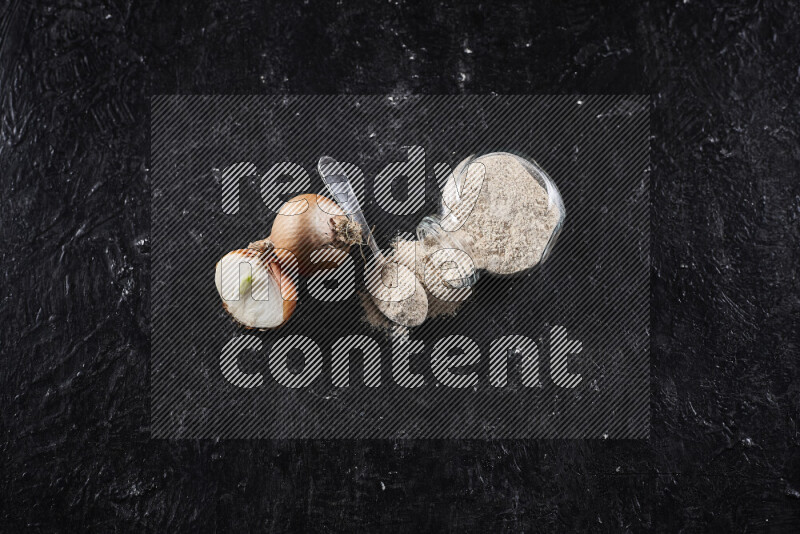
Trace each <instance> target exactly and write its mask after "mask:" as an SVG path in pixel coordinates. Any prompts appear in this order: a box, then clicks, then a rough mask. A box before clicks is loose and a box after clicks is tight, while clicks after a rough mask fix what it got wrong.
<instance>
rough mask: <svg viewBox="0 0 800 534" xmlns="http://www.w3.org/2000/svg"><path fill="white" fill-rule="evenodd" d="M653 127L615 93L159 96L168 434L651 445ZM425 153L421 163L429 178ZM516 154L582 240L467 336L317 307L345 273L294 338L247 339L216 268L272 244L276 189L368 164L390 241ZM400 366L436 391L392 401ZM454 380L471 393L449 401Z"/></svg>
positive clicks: (378, 217) (160, 279) (410, 392)
mask: <svg viewBox="0 0 800 534" xmlns="http://www.w3.org/2000/svg"><path fill="white" fill-rule="evenodd" d="M648 108H649V98H648V97H647V96H617V95H594V96H568V95H553V96H547V95H544V96H458V97H456V96H412V97H403V98H397V97H383V96H347V97H343V96H336V95H319V96H303V97H295V96H249V95H238V96H230V97H227V96H226V97H212V96H202V95H196V96H169V95H159V96H154V97H153V98H152V99H151V121H152V122H151V164H152V168H153V188H152V257H153V268H152V284H151V287H152V292H153V299H152V312H153V325H154V327H153V332H152V347H153V357H152V365H151V393H152V411H151V413H152V427H151V431H152V434H153V436H154V437H183V438H201V437H223V438H253V437H269V438H293V437H294V438H302V437H319V438H326V437H330V438H386V437H426V438H451V437H477V438H500V437H502V438H514V437H519V438H531V437H563V438H586V437H589V438H600V439H602V438H644V437H647V436H648V434H649V400H648V399H649V353H648V351H649V291H650V289H649V283H650V282H649V261H650V250H649V247H650V242H649V224H650V222H649V220H650V217H649V174H648V166H649V154H648V143H649V141H648V138H649V113H648V111H649V109H648ZM410 146H419V147H423V148H424V150H425V159H424V165H423V161H422V159H421V156H420V155H419V154H418V153H415V152H413V151H411V150H409V148H408V147H410ZM498 150H503V151H510V152H518V153H519V155H522V156H524V157H528V158H531V157H532V158H533V159H535V160H536V161H537V163H538V164H539V165H540V166H541V167H542V168H544V169H545V170H546V171H547V172H548V173H549V174H550V175H551V177H552V178H553V179H554V181H555V182H556V183H557V184H558V186H559V189H560V191H561V193H562V196H563V197H564V200H565V204H566V211H567V219H566V224H565V227H564V230H563V232H562V235H561V237H560V239H559V242H558V244H557V245H556V247H555V248H554V251H553V254H552V255H551V257H550V258H549V259H548V261H547V262H546V263H545V264H544V265H542V266H541V267H539V268H537V269H535V270H533V271H532V272H530V273H525V274H522V275H517V276H515V277H510V278H498V277H490V276H484V277H482V278H481V279H480V280H479V282H478V284H477V285H476V286H475V287H474V288H472V291H473V294H472V296H471V297H470V299H469V300H468V301H467V302H466V303H465V304H464V305H463V306H462V309H461V310H460V312H459V314H458V315H456V316H455V317H452V318H449V317H448V318H441V319H429V321H427V322H426V323H425V324H424V325H422V326H421V327H419V328H417V329H412V330H410V331H409V330H408V329H398V331H397V332H396V333H395V334H393V335H392V336H384V335H381V334H378V333H376V332H374V331H370V330H369V329H368V327H366V326H365V325H364V324H363V323H362V322H361V320H360V316H359V314H360V310H359V308H358V303H357V299H356V297H355V295H354V293H355V291H354V288H353V286H352V284H350V285H348V283H346V282H345V283H338V285H337V286H336V288H334V289H327V290H325V291H324V294H325V295H327V299H326V300H329V302H321V300H322V299H317V298H315V297H312V296H311V291H317V293H316V294H318V295H319V294H322V293H323V289H322V285H324V284H326V283H327V282H328V280H329V278H333V277H331V276H330V275H327V274H323V275H320V276H319V277H317V278H316V279H314V280H313V281H308V280H301V281H300V284H299V286H300V295H299V301H300V302H299V304H298V309H297V310H296V312H295V315H294V316H293V317H292V319H291V320H290V321H289V323H287V325H286V326H284V327H282V328H281V329H280V330H278V331H271V332H255V331H247V330H243V329H241V328H239V327H237V326H236V325H235V324H233V323H232V321H231V320H230V319H229V318H228V317H227V316H226V314H225V312H224V311H223V310H222V308H221V306H220V305H219V297H218V296H217V294H216V290H215V288H214V284H213V266H214V264H215V263H216V261H218V260H219V258H220V257H221V256H222V255H223V254H224V253H226V252H227V251H229V250H233V249H237V248H242V247H244V246H246V245H247V243H249V242H251V241H254V240H257V239H262V238H264V237H267V235H268V234H269V227H270V224H271V221H272V219H273V218H274V213H273V212H272V211H270V210H269V209H268V207H267V206H265V204H264V199H265V196H264V193H265V191H266V193H267V194H268V195H267V196H268V197H269V198H276V199H281V198H283V199H284V200H285V198H288V196H291V194H292V193H300V192H308V191H309V190H310V191H318V192H323V188H322V187H321V182H320V181H319V180H318V177H316V176H315V173H314V172H313V170H314V168H315V163H316V159H317V158H318V157H319V156H321V155H323V154H325V155H330V156H332V157H334V158H335V159H337V160H340V161H343V162H350V163H347V164H343V165H344V166H345V167H346V169H345V172H346V173H347V174H348V175H349V176H351V178H353V179H354V182H355V183H356V184H357V194H358V195H359V196H360V197H361V196H362V195H363V200H364V201H363V202H362V204H363V205H364V206H365V210H366V212H367V215H368V220H369V221H370V222H371V223H372V224H374V225H375V227H376V231H375V235H376V238H377V239H378V241H379V243H383V244H387V243H388V242H389V241H390V240H391V239H392V237H393V236H394V234H395V233H396V229H401V230H403V231H413V229H414V226H415V225H416V223H417V222H418V221H419V219H420V218H421V217H422V216H423V215H425V214H427V213H433V212H434V211H436V208H435V206H436V203H437V201H438V191H439V187H440V185H441V182H442V179H443V177H444V176H446V174H447V171H448V170H449V169H452V168H454V167H455V166H456V164H457V163H458V162H459V161H461V160H462V159H463V158H464V157H466V156H467V155H470V154H480V153H485V152H490V151H498ZM289 162H292V163H295V164H296V165H298V166H299V168H302V169H305V170H306V171H307V174H308V183H309V184H310V186H308V187H307V186H306V185H305V183H304V182H303V180H302V179H298V177H297V176H293V179H295V180H297V181H296V182H291V181H289V182H287V183H285V184H284V186H281V187H277V186H275V187H273V185H272V184H275V181H274V179H273V178H274V177H271V176H267V178H266V179H265V178H264V176H265V175H268V171H269V170H270V169H272V168H273V167H274V169H273V171H274V172H273V174H280V173H282V172H285V171H287V170H292V171H295V170H297V167H290V166H289ZM421 165H423V166H422V168H423V169H424V170H423V172H424V175H425V176H426V180H425V181H424V182H419V181H412V180H410V179H409V180H408V188H407V193H406V195H405V197H404V198H405V199H406V200H408V199H410V200H408V202H406V203H404V202H402V200H403V198H400V199H398V198H397V197H396V195H395V194H394V193H393V192H392V189H393V184H394V183H395V182H396V181H397V180H399V179H404V178H406V177H407V174H408V173H411V174H414V173H417V172H418V170H419V168H420V166H421ZM215 169H216V170H215ZM219 169H224V170H223V171H219ZM376 176H377V177H378V180H377V182H376V180H374V179H373V178H374V177H376ZM298 181H299V183H300V186H301V190H297V191H293V190H292V186H293V183H294V185H295V186H297V183H298ZM376 183H377V187H376ZM265 188H266V189H265ZM322 194H324V193H322ZM423 200H424V201H425V207H424V208H423V209H422V210H420V209H419V208H418V206H419V205H420V204H421V203H422V202H423ZM277 204H280V202H277ZM409 205H412V206H416V207H414V208H413V209H412V208H409V207H408V206H409ZM273 207H274V206H273ZM329 255H331V258H328V256H329ZM334 256H337V258H338V255H337V253H335V252H332V251H331V252H327V251H323V252H322V253H321V254H320V256H319V258H318V261H321V260H325V259H335V258H334ZM350 256H351V260H352V261H345V265H346V268H347V269H352V270H353V272H354V275H355V280H356V284H355V286H356V287H355V289H356V290H358V289H359V288H360V287H362V283H361V279H360V274H361V272H362V270H363V261H362V259H361V254H360V253H359V251H358V249H355V250H353V251H351V254H350ZM337 282H338V278H337ZM313 283H316V284H318V285H317V286H311V285H309V284H313ZM314 287H316V289H314ZM578 342H580V351H577V347H578V345H577V344H576V343H578ZM298 347H302V348H303V349H304V350H305V354H306V357H305V361H303V358H301V357H300V352H299V349H298ZM398 347H403V348H405V349H407V350H408V352H409V353H410V354H411V356H410V357H409V373H410V375H409V376H410V377H411V381H410V382H409V384H415V383H418V382H419V381H420V380H421V381H423V382H424V385H423V386H421V387H400V386H398V385H397V384H395V382H394V380H393V372H392V355H393V349H397V348H398ZM417 353H418V354H417ZM492 355H495V356H496V358H495V359H494V360H492V359H491V358H492ZM432 356H433V357H434V358H435V359H436V361H434V362H433V364H432V361H431V359H432ZM506 360H507V366H505V367H504V366H501V365H500V364H501V362H504V361H506ZM437 361H440V362H442V364H441V365H439V366H437V363H436V362H437ZM475 362H477V363H475ZM445 364H447V365H445ZM451 365H461V367H458V368H457V369H456V370H452V372H451V371H447V369H448V366H451ZM490 367H491V368H490ZM447 373H449V374H447ZM437 374H438V375H439V379H437V376H436V375H437ZM309 377H311V378H309ZM442 377H445V380H448V381H449V386H453V387H448V386H443V385H441V384H440V385H438V386H437V385H436V384H439V382H440V381H441V380H440V379H441V378H442ZM475 377H477V383H474V380H473V379H474V378H475ZM278 382H282V383H284V384H290V386H289V387H284V386H280V385H278ZM307 382H308V383H307ZM234 383H235V384H236V385H234ZM500 384H504V385H503V386H500ZM292 386H300V387H298V388H295V387H292Z"/></svg>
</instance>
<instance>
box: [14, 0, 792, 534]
mask: <svg viewBox="0 0 800 534" xmlns="http://www.w3.org/2000/svg"><path fill="white" fill-rule="evenodd" d="M154 4H155V3H151V2H137V3H135V4H134V3H133V2H113V1H111V0H84V1H81V2H74V3H72V5H71V6H69V5H67V3H66V2H61V3H50V2H48V3H43V2H26V1H21V0H6V1H5V2H3V3H2V5H1V6H0V31H1V32H2V41H0V54H1V56H0V69H1V70H0V88H1V89H0V90H1V93H0V98H2V106H1V107H0V120H1V122H0V140H2V145H1V146H0V176H1V177H2V178H1V180H2V227H0V232H1V234H0V242H2V256H1V257H2V264H3V269H2V274H3V286H2V287H3V294H2V306H0V322H2V325H3V327H2V337H1V338H0V343H2V359H1V360H0V362H2V363H1V366H0V379H1V380H2V382H0V395H1V397H0V402H2V425H1V426H0V432H2V435H3V440H2V460H1V461H2V470H0V484H2V495H1V498H0V525H1V526H2V530H3V531H6V532H17V531H20V530H22V529H24V528H26V527H28V528H32V529H33V530H39V531H45V532H47V531H58V530H65V531H77V530H79V529H81V530H89V531H115V530H133V531H161V532H165V531H174V530H192V531H213V530H219V531H229V530H233V529H238V530H242V531H246V530H274V531H286V530H289V529H297V530H306V531H336V530H343V529H345V528H347V529H350V530H364V531H373V532H374V531H377V530H379V529H380V530H401V531H403V530H406V531H420V530H421V531H426V530H429V531H441V530H452V531H463V530H467V529H469V530H482V531H488V530H491V531H496V530H508V531H534V530H542V531H562V530H563V531H576V530H584V529H592V530H598V531H619V530H625V529H628V530H634V531H638V530H644V529H648V528H653V529H657V530H663V531H675V530H680V529H683V530H686V531H696V530H714V531H720V532H723V531H760V530H773V531H776V532H783V531H789V530H792V529H793V528H796V527H797V524H798V522H800V446H799V442H800V438H798V412H799V411H800V378H799V377H798V372H799V371H800V358H798V342H797V330H798V322H799V321H798V319H799V318H800V296H799V295H800V292H799V291H798V284H800V277H798V267H797V265H798V260H800V257H799V256H800V252H799V251H800V246H799V245H800V232H799V231H798V224H799V221H800V180H798V172H800V171H798V169H800V144H799V143H798V119H799V118H800V99H798V97H799V96H800V94H798V93H799V90H798V87H799V86H798V81H799V80H800V71H798V63H797V50H798V49H799V48H800V38H799V37H798V35H800V24H798V18H800V15H798V10H797V9H796V6H793V5H791V4H790V3H789V2H774V1H769V0H764V1H759V2H754V1H751V2H746V3H744V4H743V5H738V4H733V3H730V4H722V3H719V2H699V1H696V0H691V1H686V2H684V1H679V2H671V3H661V2H646V3H640V2H613V3H608V4H607V5H605V6H595V5H594V4H593V3H590V2H588V1H587V2H580V3H578V2H567V3H561V2H554V3H552V4H551V3H547V4H545V3H536V4H531V5H528V4H525V3H517V4H515V5H514V6H513V7H506V8H501V7H493V6H491V5H489V4H488V3H483V4H478V5H474V6H471V7H468V6H465V5H464V4H463V3H462V2H458V3H455V2H454V3H448V4H444V5H442V4H434V3H433V2H429V3H426V4H425V5H424V6H422V7H417V8H413V9H412V8H411V7H410V6H406V5H405V4H404V3H401V2H397V3H396V2H383V3H381V4H377V5H375V6H372V7H371V8H366V7H362V6H360V5H358V4H356V5H352V4H348V3H344V2H343V3H342V4H341V5H338V6H334V7H327V8H324V7H320V6H318V7H313V8H312V6H311V5H307V4H303V3H299V2H284V3H282V4H275V5H269V6H267V5H264V4H262V3H261V2H242V3H238V5H237V6H236V7H235V8H234V7H231V6H228V5H226V4H222V3H212V4H205V3H202V2H192V3H189V2H184V4H186V5H184V6H182V7H179V6H178V3H170V4H169V5H164V6H156V5H154ZM492 91H494V92H498V93H573V92H582V93H651V94H652V103H653V109H652V134H653V139H652V181H653V210H652V219H653V236H654V237H653V272H652V319H653V320H652V339H653V342H652V432H651V437H650V439H649V440H648V441H630V442H627V441H618V442H611V441H609V442H583V441H574V442H561V441H516V442H475V441H469V442H453V441H430V442H424V441H423V442H386V441H367V442H352V441H350V442H348V441H344V442H337V441H332V442H316V441H296V442H270V441H242V442H209V441H199V442H194V441H178V442H174V441H153V440H150V438H149V430H148V425H149V391H148V356H149V338H148V336H149V325H150V319H149V294H148V292H149V288H148V280H149V259H148V254H149V246H150V244H149V214H148V209H149V208H148V206H149V178H148V171H147V157H148V156H147V154H148V97H149V96H150V95H151V94H156V93H236V92H242V93H251V92H255V93H275V92H277V93H283V92H287V93H391V92H397V93H486V92H492Z"/></svg>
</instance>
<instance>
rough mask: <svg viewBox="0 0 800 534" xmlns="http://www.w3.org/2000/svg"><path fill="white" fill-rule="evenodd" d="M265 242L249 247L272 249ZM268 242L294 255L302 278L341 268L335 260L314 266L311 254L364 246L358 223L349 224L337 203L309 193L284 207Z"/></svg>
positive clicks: (293, 199)
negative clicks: (361, 243) (357, 245)
mask: <svg viewBox="0 0 800 534" xmlns="http://www.w3.org/2000/svg"><path fill="white" fill-rule="evenodd" d="M265 241H266V240H264V241H260V242H255V243H251V245H250V246H251V247H252V246H254V245H262V246H265V247H266V248H269V244H266V243H265ZM269 241H270V242H271V245H272V246H274V248H275V249H283V250H288V251H289V252H291V253H292V254H294V255H295V257H296V258H297V266H298V269H299V272H300V274H301V275H303V276H309V275H311V274H314V273H315V272H317V271H321V270H326V269H335V268H336V267H338V266H339V265H340V264H341V261H336V260H329V261H320V262H316V263H314V262H312V261H311V253H312V252H314V251H315V250H320V249H326V248H335V249H341V250H344V251H349V250H350V245H353V244H357V243H360V242H361V231H360V227H359V226H358V223H355V222H353V221H350V220H349V219H348V218H347V216H346V215H345V214H344V211H343V210H342V209H341V208H340V207H339V205H338V204H337V203H336V202H334V201H333V200H331V199H329V198H327V197H323V196H320V195H316V194H313V193H310V194H304V195H298V196H296V197H294V198H292V199H290V200H289V201H287V202H286V203H285V204H284V205H283V206H282V207H281V209H280V211H279V212H278V215H276V216H275V221H274V222H273V223H272V233H271V235H270V236H269ZM256 248H260V247H258V246H257V247H256Z"/></svg>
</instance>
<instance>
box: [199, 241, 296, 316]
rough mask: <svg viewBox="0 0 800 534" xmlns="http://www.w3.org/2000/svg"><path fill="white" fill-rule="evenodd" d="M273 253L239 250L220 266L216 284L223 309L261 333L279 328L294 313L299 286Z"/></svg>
mask: <svg viewBox="0 0 800 534" xmlns="http://www.w3.org/2000/svg"><path fill="white" fill-rule="evenodd" d="M286 259H288V258H279V257H278V256H277V255H276V254H275V253H274V252H272V251H265V252H259V251H257V250H253V249H240V250H234V251H232V252H229V253H227V254H226V255H225V256H223V257H222V259H221V260H220V261H218V262H217V266H216V269H215V274H214V281H215V283H216V286H217V292H218V293H219V295H220V297H221V298H222V307H223V308H225V310H226V311H227V312H228V313H229V314H230V315H231V317H233V319H234V320H235V321H236V322H238V323H239V324H241V325H243V326H245V327H247V328H258V329H262V330H266V329H273V328H278V327H280V326H281V325H283V324H284V323H285V322H286V321H288V320H289V318H290V317H291V316H292V313H294V309H295V306H296V305H297V285H296V283H295V281H294V280H293V279H292V276H290V272H289V271H290V270H291V267H290V266H284V267H282V266H281V263H282V261H281V260H286Z"/></svg>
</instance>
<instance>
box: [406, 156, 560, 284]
mask: <svg viewBox="0 0 800 534" xmlns="http://www.w3.org/2000/svg"><path fill="white" fill-rule="evenodd" d="M565 215H566V211H565V209H564V202H563V200H562V198H561V194H560V193H559V192H558V188H557V187H556V185H555V183H553V180H552V179H551V178H550V177H549V176H548V175H547V173H546V172H545V171H544V170H543V169H542V168H541V167H539V165H537V164H536V163H535V162H533V161H530V160H528V159H525V158H523V157H520V156H517V155H515V154H511V153H508V152H492V153H489V154H485V155H482V156H470V157H468V158H466V159H465V160H464V161H462V162H461V163H460V164H459V165H458V166H457V167H456V168H455V169H454V170H453V172H452V173H451V174H450V176H449V177H448V179H447V182H446V183H445V186H444V188H443V190H442V198H441V202H440V205H439V210H438V213H436V214H435V215H430V216H427V217H425V218H424V219H422V221H421V222H420V223H419V225H418V226H417V231H416V233H417V239H418V240H419V241H420V242H422V243H424V246H425V250H426V254H428V255H429V257H430V254H432V253H433V252H435V251H437V250H452V249H455V250H457V251H462V252H464V253H466V254H467V255H468V256H469V258H471V260H472V261H471V262H469V261H467V262H465V261H452V255H448V254H438V255H436V256H434V257H432V258H431V259H432V260H433V261H432V263H433V264H434V267H436V268H447V269H449V273H450V274H449V275H448V277H447V279H448V282H447V283H446V285H447V286H450V287H451V288H460V287H468V286H471V285H473V284H474V283H475V282H476V281H477V280H478V278H479V272H480V271H487V272H489V273H492V274H499V275H511V274H516V273H520V272H524V271H527V270H529V269H531V268H533V267H536V266H537V265H539V264H540V263H542V262H543V261H545V260H546V259H547V257H548V256H549V254H550V252H551V251H552V249H553V246H554V245H555V242H556V239H557V238H558V234H559V233H560V231H561V228H562V226H563V224H564V218H565ZM462 257H463V255H462ZM437 258H438V259H437ZM444 263H448V264H447V265H444ZM453 269H455V271H454V270H453Z"/></svg>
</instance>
